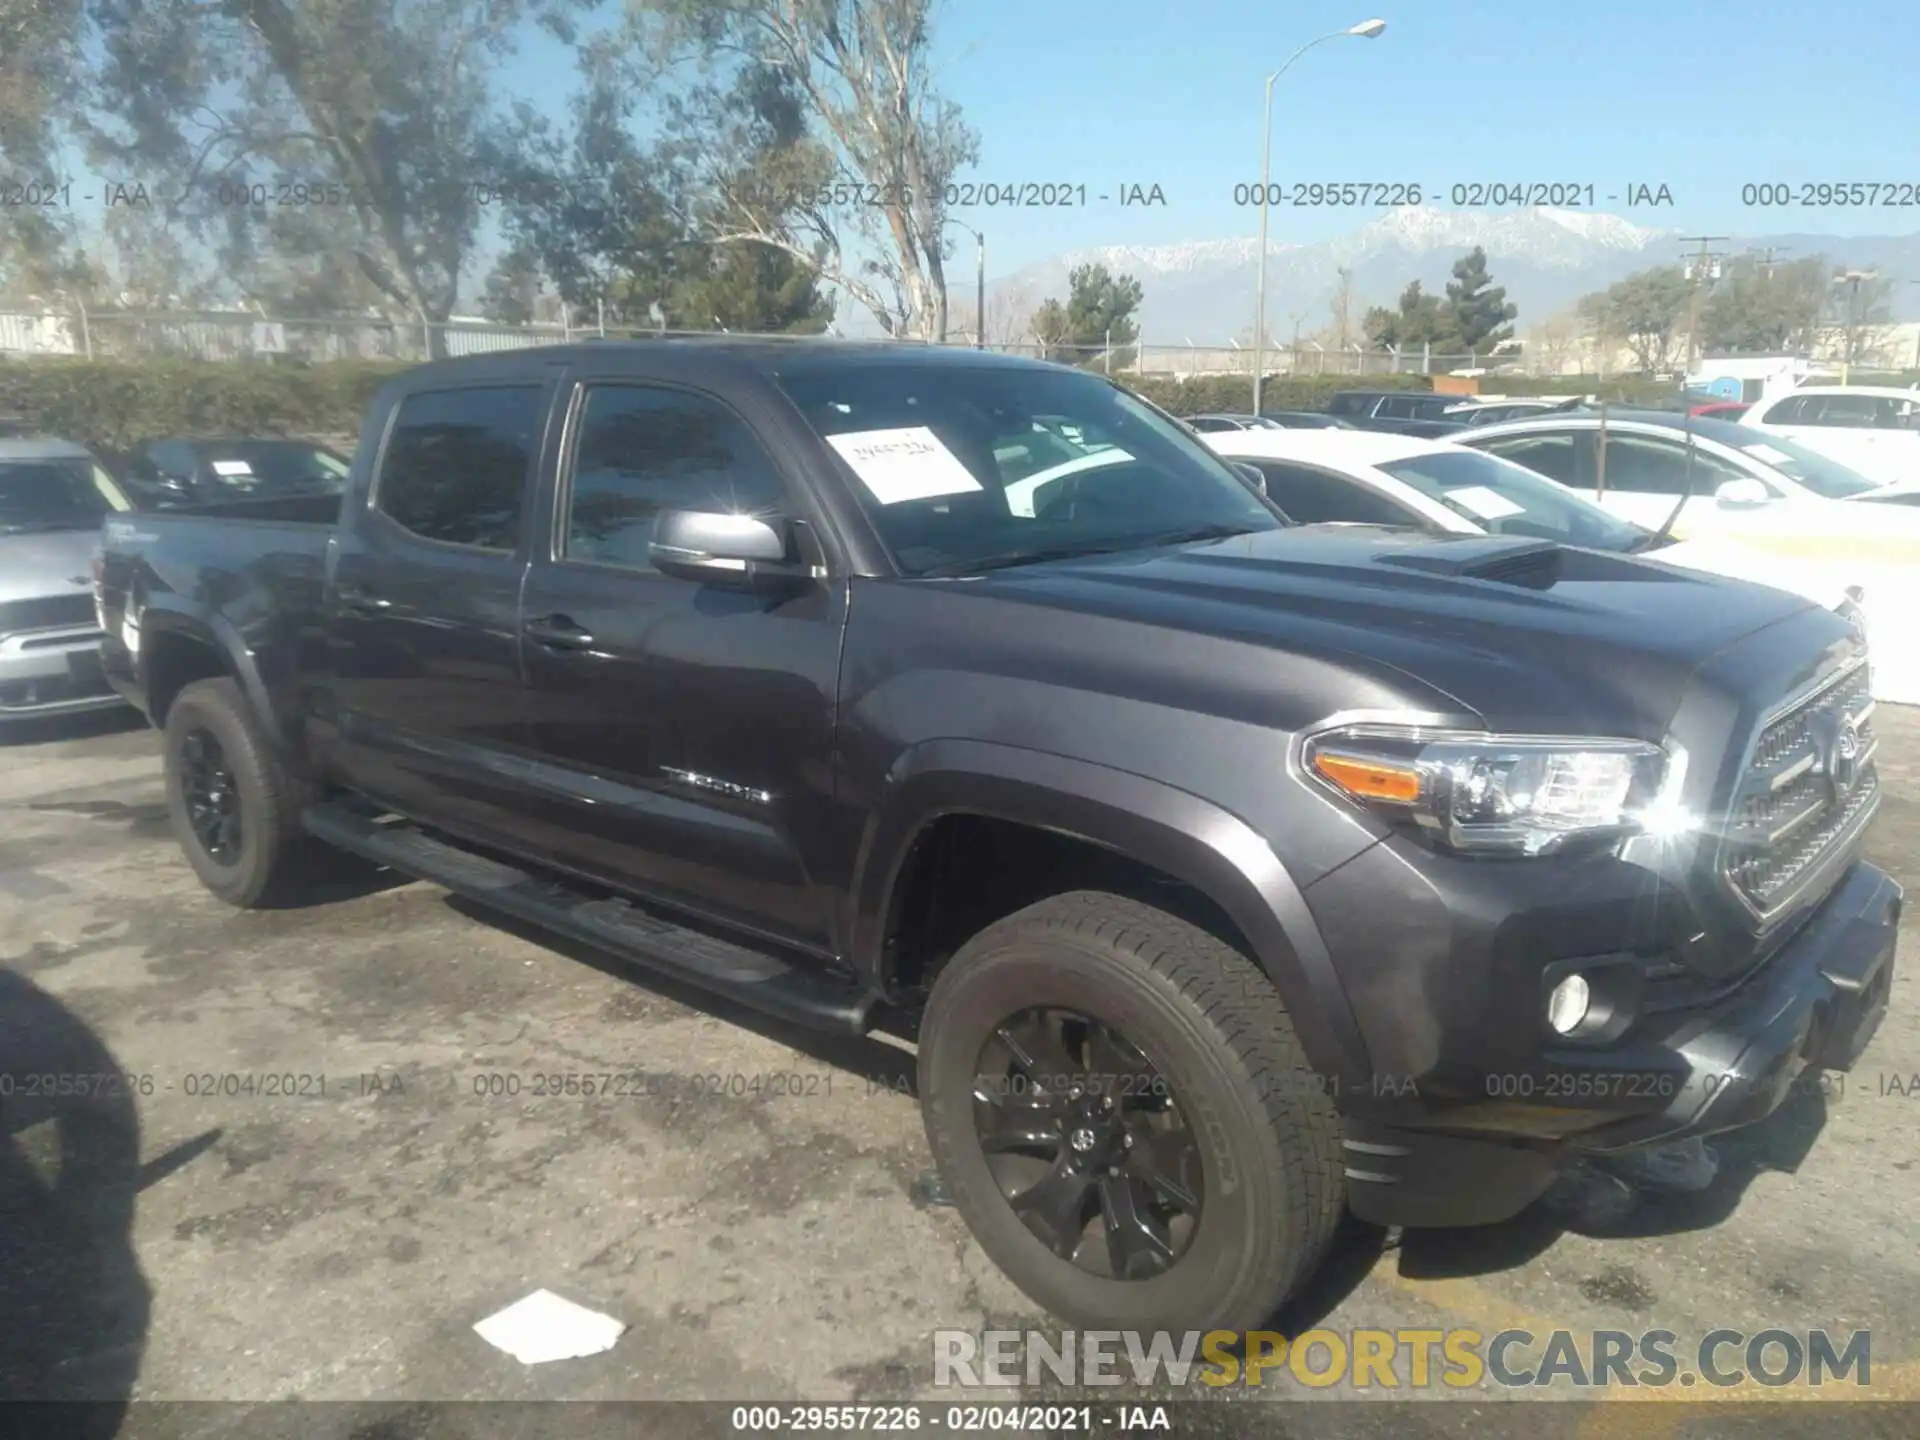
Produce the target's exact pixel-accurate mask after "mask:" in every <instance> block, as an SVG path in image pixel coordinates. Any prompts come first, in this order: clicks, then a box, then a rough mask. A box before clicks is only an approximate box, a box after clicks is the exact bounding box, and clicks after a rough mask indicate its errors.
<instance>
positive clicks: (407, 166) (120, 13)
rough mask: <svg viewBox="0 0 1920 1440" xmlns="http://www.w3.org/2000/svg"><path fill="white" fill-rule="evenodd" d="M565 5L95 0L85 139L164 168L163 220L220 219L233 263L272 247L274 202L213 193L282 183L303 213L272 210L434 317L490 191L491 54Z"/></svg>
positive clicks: (440, 315)
mask: <svg viewBox="0 0 1920 1440" xmlns="http://www.w3.org/2000/svg"><path fill="white" fill-rule="evenodd" d="M568 3H569V0H551V6H550V5H549V3H548V0H299V3H297V4H296V3H290V0H222V3H219V4H207V3H203V0H93V5H92V15H93V20H94V24H95V28H96V30H97V33H98V36H99V40H100V44H101V51H102V56H103V63H102V64H101V66H100V67H99V71H98V76H97V83H96V85H95V86H94V91H93V98H94V100H95V101H96V103H97V105H98V107H99V109H100V110H101V111H102V112H103V113H104V114H105V116H107V117H108V123H106V124H104V125H102V126H100V127H97V128H96V129H95V132H94V135H93V140H94V146H95V149H96V150H97V151H99V152H101V153H102V154H103V155H104V156H107V157H110V158H111V159H114V160H117V161H120V162H122V163H128V162H132V163H137V164H138V165H139V166H140V167H141V170H142V171H143V172H144V173H147V174H165V175H167V176H169V177H170V179H171V180H172V181H173V182H174V184H173V185H171V186H170V187H169V189H170V192H171V193H170V196H169V203H168V212H167V219H168V220H169V221H171V222H175V223H178V224H182V225H184V226H186V227H187V228H188V229H189V231H191V232H195V233H200V234H208V235H211V234H217V233H220V232H224V233H225V235H226V237H227V242H228V254H229V257H230V268H239V266H240V262H242V261H250V260H251V259H253V258H255V257H256V256H258V255H259V254H260V253H261V252H262V250H263V249H272V248H274V247H273V246H272V243H271V241H272V238H273V237H272V227H273V226H275V225H276V224H278V223H281V222H276V221H274V220H271V219H265V220H263V218H262V217H263V215H267V216H271V215H272V214H273V213H274V211H275V210H276V209H279V208H280V207H278V206H268V207H266V208H265V209H262V208H260V207H256V206H253V205H250V204H241V205H231V204H228V205H223V204H222V203H221V197H222V196H233V195H239V196H242V197H244V196H246V195H247V194H249V193H252V194H257V195H264V196H267V197H276V196H278V195H279V194H280V192H281V187H282V186H286V187H288V192H289V193H293V189H292V187H296V186H297V187H298V194H299V195H300V196H301V197H302V199H301V200H300V202H298V203H297V205H296V207H295V208H296V209H297V210H300V211H304V212H306V213H305V215H304V217H302V216H295V217H294V218H293V219H291V220H290V221H288V222H286V223H290V224H292V225H294V226H295V227H296V228H299V227H301V226H302V225H303V224H304V226H305V228H306V229H307V230H308V231H313V229H314V227H315V225H316V224H318V225H321V226H323V227H324V228H325V229H326V230H327V231H328V232H330V238H331V239H332V240H333V242H334V244H335V245H343V247H344V249H345V252H346V254H347V255H349V256H350V257H351V261H352V263H353V264H354V265H355V267H356V268H357V269H358V271H359V273H360V274H361V275H362V276H364V277H365V279H366V281H367V282H368V283H369V284H371V285H372V286H373V287H374V288H375V289H376V290H377V291H378V292H379V293H380V294H381V295H383V296H385V297H386V299H387V300H388V301H390V302H391V303H392V304H393V305H395V306H397V307H399V308H400V309H401V310H402V311H403V312H405V313H408V314H411V315H412V316H414V317H415V318H417V319H418V320H420V321H422V322H424V323H426V324H428V325H429V326H433V325H435V324H436V322H440V321H444V320H445V319H446V318H447V317H448V316H449V315H450V314H451V313H452V311H453V308H454V304H455V301H456V298H457V296H458V292H459V286H460V279H461V271H462V269H463V268H464V266H465V264H466V262H467V260H468V258H469V257H470V255H471V254H472V248H473V244H474V240H475V236H476V233H477V231H478V228H479V225H480V221H481V217H482V211H483V208H484V206H485V205H486V204H487V203H488V201H489V200H490V199H491V198H493V197H491V196H490V195H489V194H488V186H487V181H488V178H489V177H488V176H487V174H486V173H485V169H484V165H485V160H484V157H485V156H486V155H487V154H488V152H489V150H490V148H491V147H492V146H493V145H494V144H495V143H496V142H497V140H498V138H499V135H500V130H501V126H502V124H503V123H504V122H503V116H502V113H501V111H500V109H499V107H498V106H497V104H496V103H495V95H494V92H493V88H492V84H493V75H494V73H495V70H496V69H497V66H498V62H499V61H500V60H501V59H502V58H503V57H504V56H505V55H507V54H508V53H510V52H511V50H512V48H513V46H514V43H515V40H516V38H517V36H518V34H519V32H520V30H521V28H522V26H523V25H524V24H525V23H526V22H527V21H528V20H530V19H532V18H534V17H535V16H536V15H539V14H545V13H549V12H550V10H551V13H555V14H557V13H558V12H559V11H560V10H562V9H564V8H565V7H566V6H567V4H568ZM223 186H224V188H223ZM253 187H258V188H257V189H256V188H253ZM341 218H347V219H348V220H349V221H350V224H351V227H352V228H351V230H350V231H349V232H348V234H347V236H342V227H341V226H340V223H339V221H340V219H341ZM314 238H317V236H316V237H314ZM429 333H430V334H433V335H436V337H437V334H438V332H437V330H432V329H430V331H429Z"/></svg>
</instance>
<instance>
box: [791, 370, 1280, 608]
mask: <svg viewBox="0 0 1920 1440" xmlns="http://www.w3.org/2000/svg"><path fill="white" fill-rule="evenodd" d="M779 383H780V385H781V388H782V389H784V390H785V392H786V393H787V395H788V397H789V398H790V399H791V400H792V401H793V402H794V404H795V405H797V406H798V407H799V409H800V411H801V413H802V414H803V415H805V416H806V418H807V421H808V423H809V424H811V425H812V426H813V428H814V429H815V431H816V432H818V433H819V434H820V435H821V436H822V437H823V438H825V439H826V441H827V443H828V444H829V445H830V446H831V447H832V448H833V450H834V451H835V452H836V453H837V454H838V455H839V457H840V459H841V461H842V463H843V464H844V465H845V467H846V469H847V471H848V472H849V474H850V475H851V477H852V479H853V481H854V490H855V493H856V494H857V495H858V496H859V497H860V500H861V502H862V504H863V505H864V507H865V508H866V511H867V513H868V514H869V515H870V516H872V518H873V522H874V525H875V527H876V528H877V529H878V530H879V532H880V536H881V539H882V540H883V541H884V542H885V543H886V545H887V548H888V550H889V551H890V552H891V553H892V555H893V557H894V560H895V563H896V564H898V566H899V567H900V569H901V570H902V571H903V572H904V573H906V574H908V575H936V574H940V575H955V574H965V573H967V572H968V571H970V570H978V569H991V568H996V567H1000V566H1005V565H1015V564H1025V563H1030V562H1032V561H1037V560H1041V559H1055V558H1061V557H1065V556H1069V555H1090V554H1101V553H1105V552H1108V551H1117V550H1132V549H1142V548H1147V547H1151V546H1155V545H1167V544H1173V543H1177V542H1179V541H1182V540H1190V539H1201V538H1213V537H1216V536H1222V535H1230V534H1245V533H1248V532H1251V531H1256V530H1278V529H1280V528H1282V526H1283V522H1282V521H1281V520H1280V519H1279V518H1278V517H1277V516H1276V515H1275V514H1274V512H1273V511H1272V510H1271V509H1270V508H1269V507H1268V506H1267V505H1266V504H1265V503H1264V502H1262V501H1261V500H1260V499H1258V498H1257V497H1256V496H1255V495H1254V493H1253V492H1252V490H1251V489H1249V488H1248V486H1247V485H1246V484H1245V483H1244V482H1243V481H1242V480H1241V479H1240V478H1239V477H1238V476H1237V475H1236V474H1235V473H1234V472H1233V471H1232V470H1231V469H1230V468H1228V466H1227V465H1226V464H1225V462H1223V461H1221V460H1220V459H1219V458H1218V457H1217V456H1215V455H1214V454H1212V452H1210V451H1208V450H1207V449H1206V448H1205V447H1204V446H1201V445H1198V444H1196V443H1195V442H1194V441H1193V440H1191V439H1190V438H1189V437H1188V436H1187V434H1186V432H1185V431H1184V430H1182V429H1181V428H1180V427H1179V426H1178V425H1177V424H1175V423H1174V422H1173V421H1171V420H1168V419H1166V418H1164V417H1162V416H1161V415H1160V414H1159V413H1158V412H1157V411H1155V410H1154V409H1153V408H1152V407H1150V406H1148V405H1146V404H1144V403H1142V402H1140V401H1138V400H1135V399H1134V398H1133V397H1132V396H1130V395H1128V394H1127V393H1126V392H1125V391H1122V390H1119V389H1116V388H1115V387H1114V386H1112V385H1109V384H1107V383H1106V381H1104V380H1101V379H1099V378H1097V377H1095V376H1091V375H1083V374H1078V373H1076V372H1073V371H1068V370H1060V371H1049V370H1034V369H1027V368H1024V367H1021V368H1011V367H1007V368H1003V367H1000V366H989V365H980V366H960V365H951V364H943V365H926V364H914V363H912V362H910V361H891V362H888V363H884V364H874V365H866V366H848V365H845V364H844V363H835V364H828V365H824V366H820V367H795V368H794V369H793V370H791V371H788V372H784V373H782V374H781V375H780V376H779ZM1069 437H1071V438H1069Z"/></svg>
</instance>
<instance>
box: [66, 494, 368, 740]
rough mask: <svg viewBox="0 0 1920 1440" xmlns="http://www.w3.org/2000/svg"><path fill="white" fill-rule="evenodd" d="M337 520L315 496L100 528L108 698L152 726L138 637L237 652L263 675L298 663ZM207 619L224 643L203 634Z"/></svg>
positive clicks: (119, 518)
mask: <svg viewBox="0 0 1920 1440" xmlns="http://www.w3.org/2000/svg"><path fill="white" fill-rule="evenodd" d="M339 512H340V500H339V499H338V498H337V497H334V496H326V495H319V496H294V497H289V498H284V499H276V500H248V501H236V502H229V503H225V504H220V505H206V506H195V507H182V508H179V509H166V510H142V511H135V512H132V513H128V514H122V515H115V516H112V517H110V518H109V519H108V520H107V521H106V522H105V523H104V524H103V525H102V527H101V539H100V557H99V560H98V562H97V568H96V581H95V591H96V596H97V598H98V602H99V610H100V621H101V628H102V629H103V630H104V631H105V632H106V637H105V639H104V640H103V641H102V642H101V659H102V661H103V662H104V663H105V666H106V669H107V673H108V676H109V678H111V679H113V680H114V682H115V687H116V688H117V689H119V690H120V692H121V693H122V694H123V695H125V696H126V697H127V698H128V699H129V700H131V701H132V702H133V703H134V704H135V705H137V706H139V708H140V709H141V710H143V711H145V712H146V713H147V714H148V715H149V716H153V715H154V709H153V708H152V706H151V703H150V700H151V697H149V696H148V694H147V693H146V692H147V689H148V687H149V683H150V682H151V680H152V678H153V677H151V676H150V675H149V674H148V673H147V667H145V666H142V665H141V664H140V663H139V661H140V652H141V649H142V644H143V637H151V636H153V635H156V634H158V633H159V632H160V631H162V630H164V629H166V628H169V627H174V628H180V629H188V630H194V631H196V632H198V633H200V634H201V635H202V636H203V637H204V638H207V639H210V640H213V641H215V642H216V643H224V644H225V645H226V646H227V647H228V648H235V647H238V648H243V649H244V650H246V651H248V652H250V653H251V654H252V655H256V656H259V657H261V660H262V663H263V664H266V665H269V666H275V667H278V666H283V665H284V666H292V665H294V664H297V663H298V657H299V654H300V647H301V643H302V637H303V635H305V634H309V633H311V632H312V622H313V621H314V620H315V619H316V618H317V616H318V614H319V610H320V606H321V596H322V589H323V585H324V579H325V574H326V557H327V547H328V544H329V542H330V540H331V538H332V536H333V527H334V523H335V521H336V519H337V517H338V515H339ZM210 617H217V620H218V628H219V629H221V630H224V631H225V632H226V634H225V635H224V636H222V635H217V634H209V633H207V632H208V630H209V626H210ZM273 678H274V677H273V676H270V675H262V676H260V679H261V680H262V681H264V682H267V683H269V684H271V683H272V680H273ZM162 698H163V703H164V698H165V697H162Z"/></svg>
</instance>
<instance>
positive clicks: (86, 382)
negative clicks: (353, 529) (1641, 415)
mask: <svg viewBox="0 0 1920 1440" xmlns="http://www.w3.org/2000/svg"><path fill="white" fill-rule="evenodd" d="M407 368H409V367H408V366H407V365H406V364H404V363H396V362H369V361H339V362H335V363H332V364H325V365H302V364H286V363H262V362H261V361H258V360H242V361H202V360H63V359H49V360H32V361H13V362H3V363H0V424H6V425H12V426H15V427H18V428H20V429H23V430H26V431H29V432H32V433H37V434H44V435H59V436H62V437H64V438H66V439H69V440H77V441H79V442H81V443H82V444H85V445H91V446H95V447H96V448H99V449H102V450H114V451H121V450H130V449H134V448H136V447H138V446H140V445H144V444H146V443H148V442H150V441H153V440H157V439H161V438H163V437H165V436H170V435H219V434H227V435H274V434H284V435H304V436H313V437H343V436H345V437H350V436H353V435H356V434H358V433H359V429H360V417H361V416H362V415H363V414H364V413H365V411H366V408H367V403H368V401H370V400H371V399H372V398H373V394H374V392H375V391H376V390H378V389H379V388H380V386H381V385H382V384H383V383H385V381H386V380H387V379H389V378H390V377H391V376H393V375H396V374H399V373H400V372H401V371H404V370H406V369H407ZM1121 378H1122V379H1123V380H1124V382H1125V383H1126V384H1127V385H1128V386H1129V387H1130V388H1131V389H1133V390H1134V391H1136V392H1137V393H1139V394H1141V395H1144V396H1146V397H1147V398H1148V399H1149V400H1152V401H1153V402H1154V403H1155V404H1156V405H1160V406H1163V407H1164V408H1166V409H1168V410H1170V411H1172V412H1173V413H1174V414H1176V415H1194V414H1199V413H1201V412H1203V411H1209V410H1227V411H1244V410H1246V409H1247V408H1248V407H1249V406H1250V405H1251V404H1252V403H1253V379H1252V377H1251V376H1248V375H1199V376H1193V377H1190V378H1186V379H1181V378H1178V377H1174V376H1162V375H1138V374H1136V375H1130V376H1123V377H1121ZM1482 383H1483V385H1484V386H1485V388H1486V390H1487V391H1488V392H1489V393H1497V394H1504V395H1539V394H1559V395H1567V394H1579V395H1586V394H1597V395H1599V396H1600V397H1601V398H1603V399H1605V400H1608V401H1610V402H1612V403H1614V404H1629V405H1658V404H1678V403H1680V400H1681V394H1680V391H1679V390H1678V388H1677V387H1676V386H1674V385H1673V384H1672V383H1671V382H1668V381H1654V380H1649V379H1646V378H1644V377H1639V376H1613V377H1608V378H1602V377H1600V376H1597V375H1561V376H1554V377H1551V378H1545V379H1537V378H1531V377H1527V376H1520V375H1513V376H1507V375H1501V376H1489V377H1487V378H1486V379H1485V380H1484V381H1483V382H1482ZM1431 388H1432V382H1431V380H1430V379H1429V378H1428V377H1427V376H1425V375H1284V374H1283V375H1270V376H1268V377H1267V380H1266V385H1265V393H1264V395H1263V397H1262V398H1263V401H1264V404H1265V408H1267V409H1269V410H1324V409H1326V407H1327V401H1328V400H1329V399H1330V398H1332V396H1333V395H1334V394H1335V392H1337V391H1340V390H1353V389H1369V390H1382V389H1392V390H1428V389H1431Z"/></svg>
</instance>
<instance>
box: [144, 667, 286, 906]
mask: <svg viewBox="0 0 1920 1440" xmlns="http://www.w3.org/2000/svg"><path fill="white" fill-rule="evenodd" d="M164 734H165V736H166V742H165V754H166V779H167V813H168V816H169V818H170V819H171V820H172V822H173V833H174V836H175V838H176V839H178V840H179V842H180V848H181V849H182V850H183V851H184V852H186V857H187V863H188V864H190V865H191V866H193V870H194V873H195V874H196V875H198V876H199V877H200V883H201V884H203V885H205V886H206V887H207V889H209V890H211V891H212V892H213V893H214V894H215V895H217V896H218V897H219V898H220V899H222V900H224V901H226V902H227V903H228V904H229V905H235V906H238V907H239V908H241V909H243V910H245V909H253V908H255V907H258V906H262V905H266V904H270V903H272V902H275V901H278V900H281V899H284V898H286V897H287V896H288V895H289V894H290V893H291V892H292V891H293V890H294V888H295V884H296V881H297V872H298V870H299V868H300V864H299V862H300V857H301V855H302V853H303V852H305V851H307V850H308V849H309V845H310V842H309V841H308V839H307V836H306V833H305V832H304V831H303V830H302V829H301V828H300V813H301V811H303V810H304V809H305V808H306V807H307V805H308V804H310V803H311V802H312V798H313V795H312V788H311V787H310V786H309V785H308V784H307V783H306V782H304V781H303V780H301V779H300V778H299V777H297V776H295V775H292V774H290V773H289V772H288V771H287V768H286V767H285V765H283V764H282V763H281V761H280V757H279V756H278V754H276V753H275V750H274V747H273V744H272V742H271V741H270V740H269V739H268V738H267V736H266V734H265V732H264V731H263V729H262V728H261V725H260V722H259V720H258V719H257V718H256V717H255V715H254V713H253V707H252V706H251V705H249V704H248V703H247V698H246V696H245V695H244V694H243V693H242V691H241V689H240V687H239V685H238V684H236V683H235V682H234V681H232V680H230V679H219V680H198V681H195V682H194V683H193V684H191V685H189V686H187V687H186V688H185V689H183V690H182V691H181V692H180V694H179V695H178V696H177V697H175V699H174V702H173V704H172V706H171V707H170V708H169V709H168V711H167V722H166V726H165V729H164Z"/></svg>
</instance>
